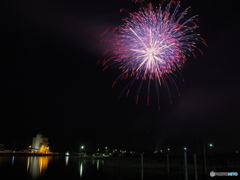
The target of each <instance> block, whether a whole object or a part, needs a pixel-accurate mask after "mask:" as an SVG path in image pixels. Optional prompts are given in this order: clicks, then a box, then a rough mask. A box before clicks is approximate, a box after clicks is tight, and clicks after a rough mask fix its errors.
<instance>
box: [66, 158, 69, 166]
mask: <svg viewBox="0 0 240 180" xmlns="http://www.w3.org/2000/svg"><path fill="white" fill-rule="evenodd" d="M65 161H66V166H67V165H68V161H69V156H66V157H65Z"/></svg>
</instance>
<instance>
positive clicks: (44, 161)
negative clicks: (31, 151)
mask: <svg viewBox="0 0 240 180" xmlns="http://www.w3.org/2000/svg"><path fill="white" fill-rule="evenodd" d="M51 158H52V157H49V156H43V157H42V156H30V157H28V160H27V171H28V172H29V175H30V176H31V177H32V179H36V178H38V177H40V176H42V175H44V173H45V171H46V169H47V166H48V163H49V162H50V161H51Z"/></svg>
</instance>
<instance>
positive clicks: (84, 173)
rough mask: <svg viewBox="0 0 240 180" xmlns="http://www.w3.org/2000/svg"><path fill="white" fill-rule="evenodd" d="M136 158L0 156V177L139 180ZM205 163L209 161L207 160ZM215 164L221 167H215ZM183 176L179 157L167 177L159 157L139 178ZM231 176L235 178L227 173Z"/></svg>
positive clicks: (146, 162)
mask: <svg viewBox="0 0 240 180" xmlns="http://www.w3.org/2000/svg"><path fill="white" fill-rule="evenodd" d="M181 159H182V158H181ZM199 161H200V160H199ZM140 162H141V161H140V158H127V159H126V158H111V159H109V158H106V159H104V160H102V159H79V158H77V157H59V156H0V180H15V179H16V180H48V179H49V180H50V179H51V180H52V179H54V180H58V179H59V180H60V179H61V180H62V179H66V180H75V179H76V180H142V178H141V163H140ZM201 164H202V162H201V161H200V163H199V164H198V177H199V180H200V179H205V178H203V176H202V173H201V172H203V168H202V166H201ZM208 164H211V163H210V162H208ZM219 167H224V168H223V169H222V168H220V169H219ZM234 167H235V166H234ZM188 169H189V172H188V173H189V180H190V179H195V178H194V168H193V166H192V165H191V164H189V166H188ZM209 170H214V171H223V170H224V171H235V172H239V168H237V169H236V168H234V169H233V168H231V169H229V168H227V167H226V166H222V165H218V166H216V165H215V166H213V163H212V164H211V167H209V168H208V171H209ZM208 173H209V172H208ZM184 177H185V176H184V168H183V161H182V160H180V161H176V160H174V161H170V178H168V174H167V169H166V163H165V161H162V162H160V161H159V159H154V161H153V160H152V161H151V162H150V160H148V159H144V171H143V180H157V179H158V180H159V179H163V180H164V179H169V180H174V179H176V180H184V179H185V178H184ZM228 178H229V177H228ZM238 178H239V177H238ZM217 179H220V178H219V177H218V178H217ZM229 179H230V178H229ZM231 179H236V178H234V177H231Z"/></svg>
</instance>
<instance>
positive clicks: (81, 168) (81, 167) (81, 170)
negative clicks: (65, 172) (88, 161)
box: [80, 162, 83, 178]
mask: <svg viewBox="0 0 240 180" xmlns="http://www.w3.org/2000/svg"><path fill="white" fill-rule="evenodd" d="M82 164H83V163H82V162H81V163H80V178H82V172H83V166H82Z"/></svg>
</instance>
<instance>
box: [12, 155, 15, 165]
mask: <svg viewBox="0 0 240 180" xmlns="http://www.w3.org/2000/svg"><path fill="white" fill-rule="evenodd" d="M14 159H15V157H14V156H13V157H12V165H13V164H14Z"/></svg>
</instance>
